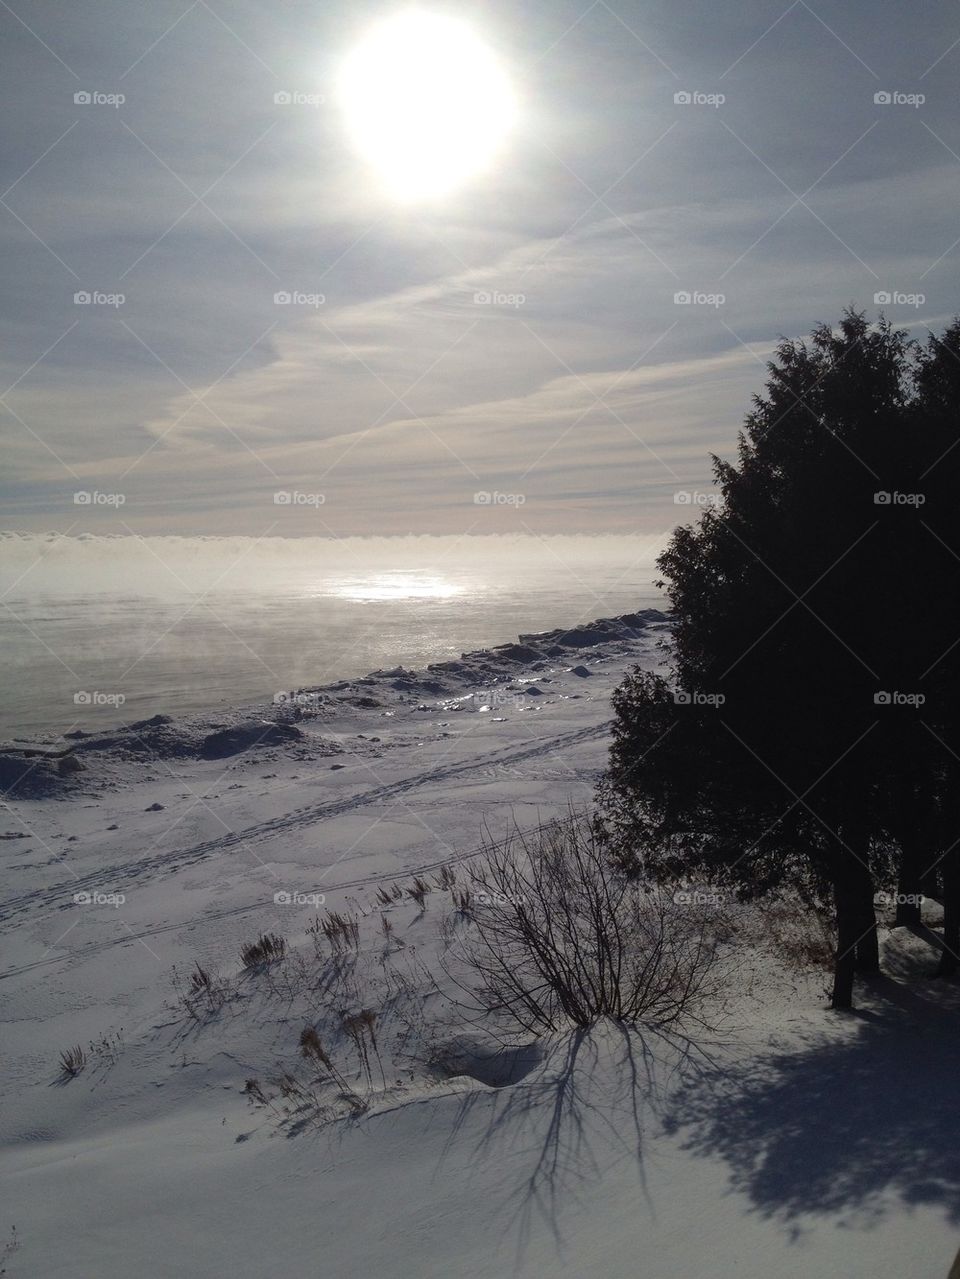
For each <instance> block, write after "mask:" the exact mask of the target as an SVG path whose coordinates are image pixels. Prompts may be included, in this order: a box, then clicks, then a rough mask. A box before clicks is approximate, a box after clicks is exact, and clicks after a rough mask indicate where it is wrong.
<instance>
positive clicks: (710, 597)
mask: <svg viewBox="0 0 960 1279" xmlns="http://www.w3.org/2000/svg"><path fill="white" fill-rule="evenodd" d="M768 369H769V378H768V381H767V385H766V388H765V393H764V394H763V395H761V396H757V397H755V399H754V407H753V411H752V412H751V413H750V414H749V415H748V417H747V419H746V423H745V429H744V432H743V433H742V434H741V436H740V441H739V450H738V460H737V462H736V463H728V462H724V461H721V460H720V459H719V458H714V459H713V462H714V471H715V476H716V480H717V483H718V487H719V489H720V492H721V494H722V503H721V504H720V505H718V506H717V507H714V508H709V509H707V510H706V511H705V512H704V514H703V515H702V517H701V519H700V522H699V524H698V525H697V526H696V527H681V528H678V529H677V530H676V531H675V533H674V535H673V538H672V540H671V542H670V544H669V546H668V548H667V550H666V551H665V552H664V553H663V555H662V556H661V557H660V560H659V567H660V569H661V571H662V573H663V575H664V578H665V582H664V583H661V585H665V586H666V587H667V589H668V594H669V598H670V601H671V604H672V607H673V613H674V632H673V640H672V645H671V650H672V667H673V669H672V676H673V678H672V681H671V684H670V685H668V684H667V683H666V682H665V681H664V680H662V679H659V678H657V677H655V676H652V675H650V674H649V673H643V672H640V671H635V672H634V673H633V674H632V675H630V676H629V677H628V678H627V680H626V681H625V683H624V684H623V685H622V686H621V687H620V689H619V690H618V691H617V693H616V695H615V698H614V710H615V727H614V741H613V746H612V750H611V765H610V770H609V774H608V776H607V779H606V781H605V783H604V785H603V786H602V787H601V806H602V810H603V811H604V814H605V822H606V829H607V832H608V835H609V836H610V838H611V839H612V841H613V843H614V848H615V850H616V855H617V856H619V858H620V859H621V860H622V861H624V862H625V863H626V864H627V865H628V867H629V868H631V869H633V870H634V871H635V872H637V873H643V874H648V875H659V874H661V873H664V872H669V873H677V872H678V871H685V872H687V873H689V872H691V871H694V870H696V871H703V872H708V873H710V874H712V875H714V876H716V877H719V878H724V879H726V880H727V881H730V882H733V883H735V884H736V885H737V886H738V888H739V889H740V890H741V891H742V892H744V893H762V892H766V891H769V890H770V889H771V888H774V887H778V886H782V885H785V884H793V885H795V886H801V887H804V888H806V889H808V890H819V891H823V890H826V889H829V890H830V891H831V892H832V895H833V900H834V903H835V908H836V920H837V954H836V964H835V972H834V986H833V994H832V1003H833V1006H834V1007H837V1008H847V1007H850V1006H851V1003H852V990H853V981H854V974H855V972H860V973H862V974H871V973H876V972H878V971H879V960H878V947H877V932H876V917H875V910H874V896H875V887H876V885H877V884H878V883H885V882H888V878H889V875H890V873H891V868H892V867H893V866H894V865H896V866H899V868H900V872H901V877H900V886H901V888H903V887H904V886H909V887H911V889H913V888H915V889H916V891H917V892H919V891H920V888H919V885H920V884H921V882H922V881H923V879H924V874H925V873H927V875H928V878H929V874H930V873H931V872H930V868H931V867H932V866H933V865H934V864H935V863H936V862H937V860H938V859H939V858H940V857H941V856H942V852H941V851H938V849H940V847H941V846H943V848H944V849H945V848H946V845H947V844H948V843H949V840H947V841H946V842H945V835H946V834H947V833H948V809H949V807H950V805H949V803H948V802H947V797H948V794H949V793H950V791H951V789H953V790H954V791H955V789H956V783H955V772H956V768H957V765H958V762H960V752H958V756H954V757H952V758H951V755H950V750H951V749H952V747H951V739H952V738H953V737H954V736H955V734H954V733H953V724H954V723H955V721H956V715H957V710H958V699H957V689H956V685H957V669H958V664H960V643H957V644H956V647H955V648H952V649H950V648H949V645H950V644H952V643H955V642H956V641H957V639H958V637H960V610H958V608H957V600H958V598H960V591H958V587H960V559H958V558H957V556H956V555H955V553H954V551H953V550H952V548H951V545H950V541H951V537H952V533H951V530H950V523H951V520H950V517H951V516H952V513H953V509H954V506H955V494H956V492H957V491H958V481H960V447H958V448H956V449H952V444H953V443H956V441H957V440H958V438H960V436H958V429H957V422H958V419H957V405H958V404H960V394H958V393H960V327H958V326H957V325H954V326H953V328H952V329H950V330H948V332H947V333H946V334H945V335H944V337H943V338H942V339H936V340H932V341H931V343H930V345H929V346H928V347H927V348H926V350H921V349H920V348H918V347H917V346H916V345H915V344H913V343H910V342H909V341H908V340H907V335H906V334H905V333H904V332H902V331H900V330H896V329H894V328H893V327H892V326H891V325H890V324H889V323H888V322H887V321H886V320H883V319H881V320H880V322H879V323H878V324H877V325H875V326H871V325H870V324H868V322H867V320H866V318H865V316H864V315H863V314H861V313H858V312H855V311H852V310H851V311H848V312H847V313H846V314H845V315H844V317H843V319H842V320H841V322H840V324H839V326H838V328H837V329H836V330H834V329H831V328H829V327H826V326H821V327H819V328H817V329H816V330H815V331H814V333H813V334H812V337H811V339H810V341H809V343H807V342H802V341H801V342H797V341H786V340H784V341H782V342H781V343H780V344H779V346H778V348H777V351H776V358H775V359H774V360H773V361H772V362H771V363H770V364H769V365H768ZM921 698H923V699H924V700H922V701H921ZM957 736H960V735H957ZM958 746H960V742H958ZM950 820H952V818H951V819H950ZM952 856H953V854H952V853H951V854H949V855H948V856H947V857H946V859H945V861H946V862H947V863H949V865H950V866H951V867H952V866H953V865H954V862H953V861H952ZM913 922H916V921H915V920H914V921H913Z"/></svg>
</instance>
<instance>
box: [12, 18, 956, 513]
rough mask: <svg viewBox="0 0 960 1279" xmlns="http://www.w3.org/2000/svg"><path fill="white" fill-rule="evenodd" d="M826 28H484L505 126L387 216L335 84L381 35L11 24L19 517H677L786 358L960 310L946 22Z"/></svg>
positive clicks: (268, 24)
mask: <svg viewBox="0 0 960 1279" xmlns="http://www.w3.org/2000/svg"><path fill="white" fill-rule="evenodd" d="M834 10H835V6H827V7H824V8H823V9H820V8H819V7H818V6H817V5H816V4H806V3H803V0H798V3H796V4H793V5H790V6H789V7H787V6H779V5H774V4H768V3H764V2H762V0H755V2H754V3H750V4H747V5H742V6H737V8H736V11H735V12H733V13H724V12H721V11H718V9H717V6H714V5H711V6H707V5H701V4H699V3H693V2H691V3H690V4H688V5H685V6H679V7H678V6H671V5H667V4H666V3H650V4H644V5H639V4H626V3H625V4H622V5H620V6H618V5H616V4H605V3H601V4H599V5H595V6H592V7H590V8H588V9H587V10H586V11H584V9H583V7H582V6H576V5H566V4H565V3H562V2H561V3H558V4H557V5H556V6H550V7H549V12H547V11H545V10H544V8H543V7H542V6H534V5H527V4H522V3H521V4H520V5H519V6H517V5H511V6H510V7H509V11H508V8H507V7H506V6H498V5H492V6H486V7H485V10H484V14H483V16H482V18H479V17H478V18H477V23H478V26H480V27H481V28H482V30H483V31H484V33H485V34H486V35H487V37H488V39H489V40H490V42H491V43H492V44H493V45H494V46H495V47H496V48H497V50H498V52H499V53H500V55H501V57H502V58H503V60H504V64H505V65H506V66H507V67H508V68H509V70H510V73H511V74H512V75H513V76H514V77H515V80H516V84H517V86H518V94H519V98H520V102H521V111H520V119H519V122H518V125H517V127H516V130H515V133H514V135H513V136H512V137H511V140H510V143H509V145H508V147H507V148H506V150H505V152H504V155H503V158H502V161H501V162H500V163H499V164H498V165H497V166H496V167H495V168H494V169H493V170H492V171H491V172H489V173H487V174H485V175H483V176H482V177H481V178H479V179H478V180H477V181H476V182H475V183H473V184H471V185H469V186H468V187H467V188H466V189H465V190H463V191H462V192H460V193H459V194H457V195H455V196H452V197H449V198H447V199H445V200H443V201H440V202H434V203H430V202H427V203H425V204H422V205H416V204H415V205H413V206H411V207H404V208H402V209H401V208H398V207H396V206H394V205H392V204H391V203H390V201H389V200H387V199H385V197H384V196H383V194H382V193H381V192H379V191H378V190H377V188H376V184H375V183H374V182H373V181H371V179H370V177H369V175H368V174H367V173H366V172H365V171H364V170H363V168H362V166H361V165H360V164H358V162H357V160H356V158H355V157H354V156H352V154H351V153H350V150H349V146H348V145H347V142H346V138H345V130H344V128H343V121H342V120H341V119H340V118H339V117H338V113H337V106H336V102H335V101H334V99H333V96H332V92H331V90H332V85H333V82H334V78H335V71H336V67H337V64H338V59H339V58H340V57H342V54H343V53H344V52H345V50H346V49H347V48H348V47H349V45H350V43H351V41H352V40H353V39H355V37H356V34H357V32H359V31H360V30H362V29H363V27H364V26H365V24H366V23H367V22H368V21H370V20H371V19H372V16H373V14H374V12H382V10H381V9H378V10H376V11H375V10H374V9H373V8H370V9H364V8H363V7H361V8H359V9H355V8H351V10H350V13H349V15H347V14H346V12H345V11H344V10H343V9H342V7H338V6H334V5H326V6H324V5H320V6H313V5H311V6H307V5H298V4H294V5H291V6H288V7H287V9H286V10H285V11H284V13H283V15H282V16H281V17H274V18H273V19H272V20H271V18H270V16H269V15H268V14H266V13H265V12H264V11H263V10H262V9H261V8H260V7H259V6H254V5H248V4H233V5H231V6H225V7H223V8H221V7H220V5H219V4H217V3H213V4H206V3H202V4H198V5H196V6H194V7H193V8H192V9H189V10H187V11H186V12H185V13H184V12H183V11H182V10H181V9H179V8H177V7H176V6H172V5H171V6H164V5H158V6H155V7H153V6H152V7H151V10H150V11H149V12H148V13H141V14H139V15H138V16H137V19H136V21H135V22H134V21H133V20H132V19H131V18H130V16H129V13H128V11H127V10H126V9H125V8H123V7H116V8H115V9H113V8H112V7H111V6H110V5H105V6H103V7H102V9H101V10H100V11H98V13H97V14H96V15H95V16H94V17H93V18H92V19H90V20H89V21H88V20H86V19H84V21H81V20H80V15H78V14H77V13H76V12H75V10H74V9H73V7H72V6H68V5H59V4H55V5H50V4H46V5H40V4H39V3H23V4H22V5H21V6H20V8H19V10H18V14H17V16H13V15H12V14H11V13H9V12H7V13H6V14H5V16H2V17H0V23H2V24H3V25H4V28H5V34H6V36H7V37H8V38H9V41H10V45H11V47H12V48H13V50H14V52H15V54H16V55H17V57H16V59H15V62H14V67H13V73H12V77H11V81H10V86H9V88H8V92H9V93H10V95H11V110H10V111H9V112H8V113H6V116H5V118H4V119H3V121H2V122H0V129H2V131H3V133H4V135H5V140H6V141H7V142H8V143H9V145H8V146H7V148H6V154H7V155H8V157H9V160H8V163H7V175H6V179H5V181H4V182H3V187H4V189H5V194H4V195H3V201H4V203H3V205H0V236H2V238H3V241H4V247H5V249H6V250H7V252H6V260H7V262H8V263H9V267H8V269H7V277H8V279H7V285H8V287H7V289H6V290H5V294H4V299H3V302H2V304H0V338H2V344H0V352H2V353H0V374H2V381H3V387H5V388H9V389H8V390H7V393H6V394H5V395H4V396H3V398H2V400H0V404H2V406H3V414H2V419H0V420H2V422H3V430H4V439H5V449H6V455H7V459H8V465H7V468H6V469H7V475H6V478H5V480H4V482H3V488H2V490H0V500H2V502H3V506H4V508H5V518H4V523H6V524H7V525H8V526H10V527H17V528H24V529H50V528H54V529H56V528H65V527H66V526H67V525H69V524H70V523H71V522H73V521H75V520H76V519H77V518H78V514H79V517H80V518H81V519H82V521H83V528H84V529H85V530H87V531H108V532H109V531H116V529H115V527H114V525H115V524H116V516H117V514H118V512H117V510H116V508H113V509H106V508H105V509H90V510H87V511H82V512H79V513H78V511H77V509H76V507H75V506H74V504H73V502H72V493H73V492H74V491H75V490H76V489H77V488H81V487H86V488H91V487H97V488H99V489H101V490H109V491H117V492H122V493H124V495H125V497H126V500H125V502H124V504H123V510H122V518H123V521H124V524H125V525H126V526H129V527H130V528H133V529H135V530H137V531H141V532H160V531H164V532H183V533H201V534H202V533H216V534H256V533H258V532H259V531H261V529H262V528H263V527H266V526H268V525H271V523H272V525H273V526H274V528H275V531H276V532H281V533H289V534H291V535H304V536H306V535H313V534H317V533H318V532H321V531H333V532H337V533H339V534H341V535H349V534H363V533H401V532H411V531H413V532H426V533H448V532H453V533H456V532H463V531H465V530H466V529H468V528H474V527H476V523H477V521H478V520H479V521H480V531H505V530H506V531H517V530H518V529H519V528H520V527H528V528H531V529H534V530H536V531H541V532H547V531H573V530H581V531H614V530H627V529H635V528H640V529H647V530H655V529H658V528H665V527H668V526H669V524H670V523H671V522H672V521H673V519H674V517H675V514H676V512H675V510H674V509H673V494H674V493H675V491H676V490H677V489H678V488H681V487H686V488H690V487H706V486H709V484H710V464H709V457H708V455H709V453H710V452H711V451H716V452H721V453H723V452H726V453H729V452H730V451H731V449H732V447H733V446H734V443H735V436H736V431H737V429H738V427H739V425H740V423H741V421H742V417H743V414H744V412H745V411H746V409H748V407H749V397H750V395H751V393H752V392H754V391H755V390H757V389H758V387H759V386H760V384H761V383H762V380H763V377H764V367H763V364H764V360H765V359H767V358H768V357H769V354H770V351H771V349H772V347H773V344H774V343H775V342H776V340H777V338H778V337H779V336H780V335H782V334H786V335H790V336H792V335H795V334H800V333H803V332H806V331H808V330H809V328H810V327H811V325H813V324H814V323H816V322H818V321H820V320H830V319H835V318H836V317H837V315H838V314H839V312H840V311H841V310H842V308H843V307H844V306H845V305H848V304H850V303H854V304H858V305H861V306H865V307H866V308H867V309H868V310H870V311H871V312H872V313H874V314H875V313H876V311H877V309H878V304H876V303H875V301H874V299H875V298H882V297H883V296H884V295H885V294H889V295H890V296H891V298H892V299H893V300H892V302H891V303H890V304H888V305H887V306H886V308H885V309H886V310H887V313H888V314H890V315H891V317H892V318H893V319H895V320H896V321H897V322H900V323H903V324H904V325H905V326H907V327H909V328H910V329H911V331H912V332H913V333H915V334H916V335H918V336H921V337H922V336H923V335H924V334H925V332H926V330H927V328H935V327H937V326H938V325H940V324H942V322H943V321H944V320H945V319H946V318H948V317H950V316H951V315H952V313H953V312H954V310H955V309H956V296H957V271H956V258H957V254H958V252H960V249H958V247H957V245H956V230H955V227H954V226H953V224H952V221H951V210H952V209H953V208H955V207H956V198H957V194H958V187H960V136H958V129H957V123H956V119H955V114H954V112H953V109H952V102H953V97H952V94H951V85H952V83H953V73H954V71H955V65H956V60H957V57H958V56H960V53H958V49H957V48H954V45H955V43H956V42H957V40H958V36H960V28H958V27H957V23H956V17H955V13H954V11H953V7H952V6H950V5H947V4H931V5H928V6H925V8H924V21H923V23H917V24H915V27H914V29H911V30H910V31H907V32H905V31H904V30H903V22H902V13H901V11H900V10H899V8H896V7H890V8H889V9H885V8H882V7H881V8H880V9H878V8H877V6H876V5H872V4H871V5H868V4H865V3H855V4H851V5H846V6H844V7H843V10H842V11H837V12H835V11H834ZM958 47H960V46H958ZM97 87H99V88H100V89H101V90H103V91H106V92H111V91H112V92H122V93H123V95H124V98H125V101H124V102H123V103H122V104H121V105H120V106H118V107H115V108H111V107H107V106H103V107H98V106H92V105H91V106H82V107H81V106H77V105H75V104H74V102H73V95H74V92H75V91H76V90H77V89H78V88H83V89H88V88H97ZM286 89H292V90H295V91H302V92H304V93H308V94H309V93H313V94H314V96H316V97H318V98H324V99H325V101H323V102H322V103H319V102H318V103H316V104H314V105H303V106H296V105H292V104H277V103H275V102H274V96H275V94H276V93H277V91H278V90H286ZM324 91H326V92H324ZM677 94H680V95H681V100H680V101H675V97H676V95H677ZM684 94H687V95H689V96H691V97H692V98H693V99H694V100H693V101H691V102H689V103H688V102H684V101H683V100H682V98H683V95H684ZM878 94H879V95H880V97H881V100H880V101H875V98H876V97H877V95H878ZM884 94H888V95H889V96H891V97H892V98H893V99H894V100H892V101H890V102H886V101H884V100H883V95H884ZM898 94H899V95H900V97H902V98H909V97H911V96H912V97H913V99H914V100H916V99H917V98H918V97H922V98H923V101H922V103H917V102H916V101H914V102H913V103H912V104H911V103H910V102H908V101H903V102H898V101H897V100H896V97H897V95H898ZM698 95H699V97H698ZM719 99H722V100H719ZM84 290H88V291H96V290H100V291H101V292H102V293H103V294H106V295H110V294H114V295H118V294H119V295H122V297H123V301H122V303H120V304H117V305H115V306H110V305H109V304H105V305H87V306H83V305H76V304H75V303H74V294H75V293H76V292H80V291H84ZM284 294H288V295H291V297H292V298H293V300H292V301H290V302H284V301H280V302H279V303H278V302H277V301H275V297H276V296H277V295H281V296H282V295H284ZM678 294H679V295H681V296H682V295H684V294H692V295H694V297H695V299H697V300H695V301H693V302H691V303H688V304H684V303H682V302H681V303H678V302H676V301H675V297H676V295H678ZM320 295H322V300H320ZM904 299H905V300H904ZM291 489H298V490H302V491H304V492H308V493H322V494H323V495H324V501H323V503H322V505H321V504H319V503H315V504H313V505H310V504H302V505H301V506H299V507H297V506H295V505H294V504H291V505H290V507H288V508H286V509H284V508H282V507H280V506H277V504H276V503H275V501H274V494H275V493H276V492H277V491H278V490H291ZM494 489H497V490H500V491H502V492H508V493H517V492H519V493H522V494H523V495H524V498H525V500H524V502H523V504H522V505H508V504H503V505H500V506H496V505H491V506H490V507H489V508H488V509H486V510H480V509H479V508H478V507H477V506H476V504H475V503H474V502H473V494H474V493H475V492H476V491H478V490H494ZM311 520H312V521H313V523H310V522H309V521H311ZM111 521H112V523H111ZM510 521H513V523H512V524H511V523H510Z"/></svg>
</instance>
